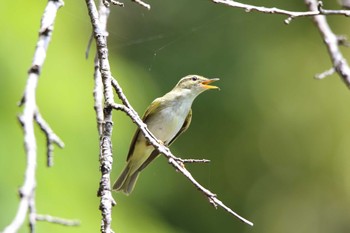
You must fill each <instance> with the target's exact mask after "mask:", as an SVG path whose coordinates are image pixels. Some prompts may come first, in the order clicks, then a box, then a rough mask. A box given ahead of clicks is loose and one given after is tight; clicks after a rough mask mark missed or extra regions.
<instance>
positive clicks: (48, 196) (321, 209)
mask: <svg viewBox="0 0 350 233" xmlns="http://www.w3.org/2000/svg"><path fill="white" fill-rule="evenodd" d="M147 2H149V3H150V4H151V6H152V9H151V11H147V10H145V9H143V8H142V7H140V6H138V5H136V4H134V3H132V2H131V1H125V3H126V4H125V7H124V8H119V7H115V6H114V7H112V13H111V17H110V21H109V51H110V61H111V65H112V72H113V75H114V76H115V77H116V78H117V79H118V81H119V82H120V84H121V85H122V87H123V89H124V91H125V94H126V95H127V96H128V98H129V100H130V102H131V103H132V104H133V106H134V107H135V109H136V110H137V111H138V112H139V113H140V114H142V113H143V111H144V109H145V108H146V107H147V105H148V104H149V103H150V102H151V101H152V100H153V99H154V98H156V97H158V96H161V95H163V94H164V93H166V92H167V91H169V90H170V89H171V88H172V87H173V86H174V85H175V84H176V82H177V81H178V80H179V79H180V78H181V77H182V76H185V75H187V74H191V73H196V74H200V75H203V76H207V77H219V78H220V79H221V80H220V82H218V83H217V85H219V86H220V87H221V91H220V92H215V91H212V92H207V93H205V94H203V95H201V96H200V97H199V98H198V99H197V100H196V101H195V103H194V106H193V114H194V115H193V121H192V125H191V127H190V129H189V130H188V131H187V132H186V133H185V134H184V135H183V136H182V137H181V138H180V139H178V140H177V141H176V143H175V144H174V145H173V146H172V151H173V152H174V153H175V154H176V155H179V156H181V157H190V158H207V159H210V160H211V161H212V162H211V163H210V164H205V165H198V164H195V165H188V166H187V168H188V169H189V170H191V171H192V172H193V175H194V176H195V177H196V178H197V179H198V181H200V182H201V183H202V184H203V185H204V186H206V187H207V188H209V189H211V190H212V191H213V192H214V193H217V194H218V197H219V198H220V199H221V200H222V201H223V202H224V203H226V204H227V205H228V206H229V207H231V208H232V209H234V210H235V211H236V212H238V213H239V214H241V215H242V216H244V217H246V218H247V219H249V220H251V221H253V222H254V224H255V226H254V227H249V226H247V225H245V224H243V223H241V222H239V221H238V220H236V219H235V218H233V217H232V216H231V215H229V214H228V213H226V212H225V211H223V210H222V209H218V210H215V209H214V208H213V207H212V206H210V205H209V204H208V202H207V200H206V199H205V198H203V196H202V194H200V193H199V192H198V191H197V190H195V188H194V187H193V186H192V185H191V184H190V183H189V182H188V181H187V180H186V179H185V178H183V177H182V176H181V175H180V174H178V173H177V172H175V171H174V169H173V168H172V167H170V166H169V165H168V164H167V161H166V160H165V159H164V158H163V157H160V158H159V159H157V160H156V162H154V163H153V164H152V165H151V166H149V167H148V168H147V169H146V170H145V171H144V172H143V174H142V176H141V177H140V179H139V181H138V184H137V187H136V189H135V191H134V193H133V194H132V195H131V196H129V197H125V196H123V195H121V194H114V197H115V199H116V201H117V203H118V205H117V206H116V207H115V208H114V209H113V223H112V225H113V229H114V230H115V231H116V232H125V233H126V232H128V233H133V232H183V233H185V232H186V233H187V232H203V233H206V232H208V233H209V232H256V233H281V232H283V233H289V232H293V233H294V232H308V233H323V232H337V233H338V232H339V233H342V232H350V217H349V212H350V169H349V166H350V157H349V151H350V145H349V141H350V133H349V132H350V130H349V128H350V124H349V119H350V107H349V106H350V91H349V90H348V89H347V88H346V86H345V85H344V84H343V83H342V81H341V80H340V78H339V77H338V76H337V75H332V76H331V77H328V78H326V79H325V80H322V81H317V80H315V79H313V75H314V74H316V73H320V72H323V71H324V70H326V69H329V68H330V67H331V64H330V59H329V56H328V54H327V52H326V48H325V46H324V45H323V42H322V39H321V38H320V36H319V34H318V32H317V30H316V28H315V27H314V26H313V24H312V21H311V20H310V19H308V18H300V19H296V20H294V21H293V22H292V23H291V24H290V25H288V26H287V25H285V24H284V23H283V20H284V19H285V18H286V17H284V16H278V15H265V14H260V13H245V12H244V11H243V10H239V9H233V8H227V7H224V6H220V5H216V4H213V3H211V2H210V1H205V0H192V1H185V0H177V1H170V0H163V1H155V0H148V1H147ZM244 2H246V3H251V4H257V5H265V6H276V7H279V8H284V9H290V10H295V11H302V10H305V9H306V7H305V5H304V3H303V1H301V0H300V1H288V2H287V1H285V2H284V3H282V2H280V1H272V0H269V1H268V0H264V1H261V0H259V1H258V0H254V1H253V0H250V1H244ZM45 5H46V1H35V2H32V1H4V2H3V3H2V7H1V8H0V17H1V20H2V23H1V24H0V29H1V32H2V33H1V37H0V51H1V53H0V74H1V81H0V82H1V85H0V107H1V114H0V129H1V130H0V153H1V156H0V177H1V178H0V187H1V192H0V229H3V228H4V227H5V226H6V225H7V224H9V223H10V222H11V220H12V219H13V217H14V216H15V213H16V211H17V208H18V196H17V190H18V188H19V187H20V186H21V185H22V183H23V174H24V169H25V154H24V149H23V134H22V130H21V128H20V127H19V124H18V122H17V118H16V116H17V115H18V114H20V113H21V111H22V109H20V108H18V107H17V102H18V101H19V100H20V98H21V95H22V92H23V90H24V86H25V83H26V78H27V73H26V72H27V70H28V68H29V66H30V64H31V59H32V57H33V52H34V48H35V44H36V41H37V32H38V30H39V25H40V24H39V22H40V19H41V16H42V12H43V10H44V8H45ZM325 7H327V8H333V9H337V8H339V6H338V5H337V4H336V2H335V1H332V2H326V4H325ZM14 12H15V13H14ZM328 19H329V22H330V24H331V26H332V28H333V29H334V31H335V32H336V33H338V34H345V35H348V34H349V33H350V31H349V20H348V19H347V18H345V17H341V16H332V17H328ZM90 32H91V26H90V22H89V18H88V15H87V10H86V6H85V2H84V1H66V2H65V7H63V8H62V9H60V10H59V12H58V17H57V20H56V24H55V29H54V33H53V38H52V42H51V44H50V46H49V50H48V54H47V60H46V62H45V65H44V68H43V70H42V75H41V77H40V81H39V85H38V89H37V102H38V105H39V108H40V111H41V113H42V115H43V116H44V118H45V119H46V120H47V121H48V122H49V124H50V125H51V127H52V128H53V129H54V131H55V132H56V133H57V134H58V135H59V136H60V137H61V138H62V139H63V140H64V142H65V145H66V146H65V148H64V149H63V150H61V149H58V148H55V158H54V162H55V165H54V167H52V168H47V167H46V165H45V163H46V157H45V150H46V148H45V137H44V136H43V134H42V133H41V132H40V131H39V130H38V127H36V136H37V143H38V166H37V181H38V183H37V192H36V204H37V211H38V213H41V214H50V215H54V216H60V217H63V218H71V219H79V220H80V221H81V226H80V227H77V228H74V227H63V226H59V225H54V224H49V223H42V222H39V223H38V224H37V232H67V233H68V232H98V231H99V227H100V219H101V217H100V212H99V210H98V205H99V199H98V198H97V197H96V191H97V188H98V182H99V177H100V173H99V164H98V150H99V149H98V145H99V143H98V136H97V130H96V129H97V128H96V121H95V113H94V110H93V98H92V89H93V78H92V72H93V57H94V53H95V50H94V49H92V51H91V53H90V58H89V59H88V60H86V59H85V58H84V53H85V49H86V45H87V41H88V38H89V36H90ZM93 47H94V46H93ZM343 52H344V53H345V54H349V51H348V50H347V49H344V50H343ZM114 125H115V128H114V131H113V146H114V147H113V150H114V167H113V177H112V179H115V178H116V177H117V176H118V175H119V173H120V171H121V169H122V167H123V166H124V161H125V157H126V154H127V152H128V147H129V143H130V140H131V137H132V135H133V133H134V131H135V128H136V127H135V125H133V124H132V123H131V121H130V120H129V119H128V118H127V117H126V116H125V114H123V113H120V112H115V113H114ZM20 232H28V228H27V226H24V227H23V228H22V229H21V231H20Z"/></svg>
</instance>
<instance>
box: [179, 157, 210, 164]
mask: <svg viewBox="0 0 350 233" xmlns="http://www.w3.org/2000/svg"><path fill="white" fill-rule="evenodd" d="M174 159H175V160H176V161H177V162H178V163H180V164H181V163H182V164H185V163H210V160H208V159H182V158H179V157H176V158H174Z"/></svg>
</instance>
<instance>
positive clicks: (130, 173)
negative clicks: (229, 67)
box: [113, 75, 219, 195]
mask: <svg viewBox="0 0 350 233" xmlns="http://www.w3.org/2000/svg"><path fill="white" fill-rule="evenodd" d="M217 80H219V79H217V78H214V79H207V78H204V77H202V76H199V75H188V76H186V77H184V78H182V79H181V80H180V81H179V82H178V83H177V84H176V86H175V87H174V88H173V89H172V90H171V91H170V92H168V93H166V94H165V95H164V96H162V97H159V98H157V99H155V100H154V101H153V102H152V103H151V105H150V106H149V107H148V108H147V110H146V112H145V114H144V116H143V122H144V123H145V124H146V125H147V127H148V129H149V130H150V131H151V132H152V133H153V135H154V136H155V137H156V138H157V139H158V140H160V141H162V143H163V144H164V145H165V146H170V145H171V143H173V142H174V141H175V139H176V138H177V137H178V136H180V135H181V134H182V133H183V132H184V131H186V130H187V129H188V127H189V125H190V123H191V118H192V110H191V106H192V103H193V101H194V99H195V98H196V97H197V96H198V95H199V94H200V93H202V92H204V91H206V90H210V89H219V88H218V87H216V86H212V85H209V84H210V83H212V82H214V81H217ZM158 155H159V152H158V150H157V149H155V148H154V147H153V146H152V145H151V144H150V143H148V142H147V140H146V138H145V137H144V136H143V134H142V132H141V131H140V129H137V130H136V132H135V135H134V137H133V139H132V141H131V145H130V149H129V153H128V156H127V159H126V161H127V164H126V166H125V168H124V170H123V172H122V173H121V174H120V176H119V178H118V179H117V181H116V182H115V183H114V185H113V190H116V191H122V192H123V193H125V194H126V195H129V194H130V193H131V192H132V190H133V189H134V187H135V182H136V180H137V178H138V176H139V174H140V172H141V171H142V170H143V169H144V168H145V167H146V166H147V165H148V164H149V163H150V162H152V161H153V160H154V159H155V158H156V157H157V156H158Z"/></svg>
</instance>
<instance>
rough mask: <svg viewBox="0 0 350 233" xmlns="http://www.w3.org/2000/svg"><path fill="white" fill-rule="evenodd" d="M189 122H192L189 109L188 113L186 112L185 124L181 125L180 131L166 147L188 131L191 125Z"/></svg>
mask: <svg viewBox="0 0 350 233" xmlns="http://www.w3.org/2000/svg"><path fill="white" fill-rule="evenodd" d="M191 120H192V109H190V111H189V112H188V114H187V117H186V119H185V122H184V123H183V125H182V127H181V129H180V130H179V132H178V133H177V134H176V135H175V137H174V138H173V139H171V140H170V142H169V143H168V146H170V145H171V144H172V143H173V142H174V141H175V140H176V138H177V137H179V136H180V135H181V134H182V133H183V132H185V131H186V130H187V129H188V127H189V126H190V124H191Z"/></svg>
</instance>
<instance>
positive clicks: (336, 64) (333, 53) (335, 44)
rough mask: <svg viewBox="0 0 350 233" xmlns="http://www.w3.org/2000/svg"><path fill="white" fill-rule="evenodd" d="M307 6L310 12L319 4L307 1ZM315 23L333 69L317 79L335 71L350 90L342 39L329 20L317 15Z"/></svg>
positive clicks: (349, 74) (349, 75) (347, 66)
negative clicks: (331, 26)
mask: <svg viewBox="0 0 350 233" xmlns="http://www.w3.org/2000/svg"><path fill="white" fill-rule="evenodd" d="M305 4H306V5H307V6H308V8H309V10H310V11H313V10H315V9H317V7H318V3H317V1H316V0H305ZM313 21H314V23H315V25H316V27H317V29H318V31H319V32H320V34H321V36H322V38H323V42H324V43H325V45H326V48H327V51H328V53H329V56H330V58H331V62H332V64H333V67H332V68H331V69H329V70H327V71H326V72H323V73H322V74H320V75H318V76H316V77H317V78H324V77H326V76H327V75H331V74H332V73H333V72H334V71H335V72H337V73H338V75H339V76H340V77H341V79H342V80H343V81H344V83H345V84H346V85H347V87H348V88H350V68H349V65H348V62H347V61H346V59H345V58H344V56H343V54H342V53H341V51H340V48H339V44H341V43H342V39H339V37H337V36H336V35H335V34H334V33H333V31H332V29H331V28H330V26H329V25H328V22H327V19H326V17H325V16H323V15H316V16H314V17H313Z"/></svg>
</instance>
